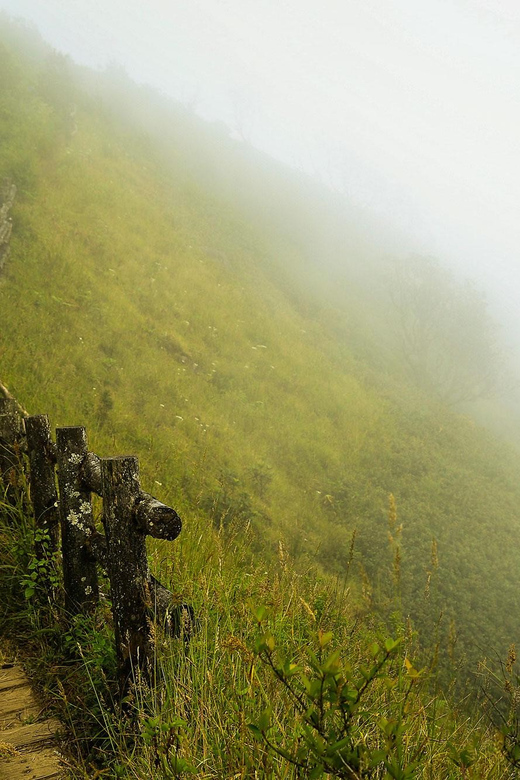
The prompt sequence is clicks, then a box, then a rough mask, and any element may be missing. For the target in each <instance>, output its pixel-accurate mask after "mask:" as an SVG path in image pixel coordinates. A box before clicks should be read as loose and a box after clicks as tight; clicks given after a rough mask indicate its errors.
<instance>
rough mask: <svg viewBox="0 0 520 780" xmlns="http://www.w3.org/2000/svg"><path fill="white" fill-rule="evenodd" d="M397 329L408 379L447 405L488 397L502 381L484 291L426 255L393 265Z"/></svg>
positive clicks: (500, 353) (502, 370) (501, 360)
mask: <svg viewBox="0 0 520 780" xmlns="http://www.w3.org/2000/svg"><path fill="white" fill-rule="evenodd" d="M391 295H392V302H393V305H394V314H395V317H396V322H397V333H398V338H399V342H400V347H401V349H402V353H403V357H404V360H405V362H406V365H407V368H408V371H409V373H410V374H411V376H412V377H413V379H414V381H415V382H416V383H417V384H418V385H420V386H421V387H424V388H425V389H427V390H430V391H433V392H434V393H435V394H436V395H437V396H438V397H439V398H440V399H441V400H442V401H443V402H445V403H448V404H450V405H455V404H460V403H464V402H469V401H475V400H477V399H480V398H489V397H491V396H493V395H496V394H497V393H498V392H499V391H500V390H501V389H502V388H503V387H504V386H505V355H504V352H503V349H502V348H501V346H500V343H499V339H498V333H497V326H496V323H495V322H494V321H493V319H492V318H491V316H490V314H489V312H488V308H487V303H486V299H485V296H484V295H483V294H482V293H480V292H479V291H477V290H476V289H475V288H474V287H473V286H472V285H471V284H470V283H469V282H466V283H461V282H459V281H458V280H457V279H455V277H454V276H453V275H452V274H451V273H450V272H449V271H448V270H446V269H445V268H443V267H442V266H441V265H439V263H438V262H437V261H435V260H433V259H431V258H424V257H413V258H409V259H407V260H402V261H399V262H397V263H396V264H395V268H394V274H393V278H392V282H391Z"/></svg>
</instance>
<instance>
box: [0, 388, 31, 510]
mask: <svg viewBox="0 0 520 780" xmlns="http://www.w3.org/2000/svg"><path fill="white" fill-rule="evenodd" d="M24 437H25V430H24V420H23V417H22V415H21V414H20V411H19V407H18V404H17V403H16V401H14V399H12V398H2V397H0V482H3V485H4V488H5V496H6V499H7V501H8V502H9V503H10V504H13V505H15V504H16V503H17V501H18V498H19V483H20V479H19V474H20V470H21V468H22V465H21V459H20V451H21V449H22V447H23V444H24Z"/></svg>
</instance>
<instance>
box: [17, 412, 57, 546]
mask: <svg viewBox="0 0 520 780" xmlns="http://www.w3.org/2000/svg"><path fill="white" fill-rule="evenodd" d="M25 429H26V433H27V451H28V455H29V484H30V488H31V502H32V506H33V511H34V521H35V530H36V535H35V536H36V541H35V553H36V558H37V559H39V560H41V559H43V558H44V557H46V556H47V555H49V554H52V553H53V552H55V551H56V550H57V549H58V541H59V513H58V492H57V490H56V476H55V472H54V464H55V463H56V447H55V444H54V442H53V441H52V437H51V428H50V424H49V418H48V416H47V415H46V414H38V415H33V416H31V417H28V418H27V419H26V421H25ZM38 532H40V533H38Z"/></svg>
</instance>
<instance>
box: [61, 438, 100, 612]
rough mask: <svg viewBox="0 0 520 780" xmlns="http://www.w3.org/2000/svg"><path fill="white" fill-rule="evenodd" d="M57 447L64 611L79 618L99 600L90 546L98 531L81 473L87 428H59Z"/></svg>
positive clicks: (94, 564) (94, 563)
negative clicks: (80, 613) (77, 615)
mask: <svg viewBox="0 0 520 780" xmlns="http://www.w3.org/2000/svg"><path fill="white" fill-rule="evenodd" d="M56 445H57V463H58V484H59V489H60V502H59V503H60V521H61V548H62V554H63V584H64V588H65V607H66V609H67V610H68V611H69V612H70V613H71V614H78V613H79V612H87V611H89V610H91V609H93V608H94V607H95V605H96V604H97V602H98V600H99V588H98V577H97V569H96V562H95V560H94V557H93V555H92V554H91V552H90V549H89V546H88V543H87V542H88V539H89V537H90V536H91V535H92V534H94V533H95V530H96V529H95V525H94V519H93V514H92V503H91V498H90V490H89V489H88V488H87V487H86V486H85V484H84V482H83V478H82V469H81V467H82V464H83V461H84V460H85V458H86V456H87V453H88V446H87V434H86V431H85V428H84V427H82V426H75V427H67V428H57V429H56Z"/></svg>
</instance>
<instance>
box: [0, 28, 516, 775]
mask: <svg viewBox="0 0 520 780" xmlns="http://www.w3.org/2000/svg"><path fill="white" fill-rule="evenodd" d="M3 27H4V30H3V34H2V35H3V38H2V41H1V42H0V71H1V80H2V85H3V88H2V91H1V93H0V135H1V137H2V145H1V148H0V175H1V176H9V177H11V178H12V179H13V181H14V182H15V183H16V185H17V187H18V195H17V200H16V203H15V208H14V210H13V221H14V229H13V236H12V253H11V259H10V261H9V264H8V266H7V268H6V269H5V273H4V276H3V277H2V279H1V280H0V322H1V333H0V378H1V379H2V381H4V382H5V383H6V384H7V385H8V386H9V387H10V388H11V390H12V392H13V393H14V394H15V395H16V396H17V397H18V398H19V399H20V401H21V402H22V403H23V404H24V406H25V407H26V408H28V409H29V410H30V412H32V413H44V412H45V413H48V414H49V415H50V416H51V419H52V422H53V424H58V425H72V424H85V425H87V426H88V431H89V435H90V442H91V446H92V448H93V449H95V450H96V451H97V452H98V453H99V454H101V455H109V454H113V453H120V452H123V451H132V452H136V453H137V454H139V456H140V457H141V459H142V468H143V473H144V477H145V481H146V482H147V487H148V488H149V489H153V492H154V494H155V495H157V496H158V497H159V498H161V499H163V500H165V501H167V502H171V503H172V504H173V505H174V506H176V507H177V508H178V509H179V511H180V512H181V513H182V514H183V515H184V516H185V530H184V531H183V536H184V537H185V539H186V541H185V542H183V543H182V544H181V545H180V546H179V548H180V549H181V550H186V556H187V557H188V556H192V557H193V556H194V555H195V552H194V551H195V550H196V542H197V539H200V535H201V534H204V535H206V536H207V537H208V538H210V539H213V536H212V533H213V531H212V528H213V529H215V531H218V533H219V534H220V535H219V536H218V539H220V540H222V539H223V538H225V536H226V533H228V534H230V535H231V534H232V533H236V532H237V531H238V533H239V534H241V533H242V529H243V530H244V533H245V529H247V534H248V544H249V547H248V549H249V550H251V551H253V552H254V553H255V554H256V555H259V556H260V560H265V559H267V560H269V559H273V560H274V559H276V554H277V551H278V549H279V547H278V545H279V542H281V543H282V549H283V550H285V551H286V554H287V555H288V556H289V558H290V560H291V561H293V562H294V567H295V572H301V571H307V569H308V567H311V569H312V572H313V575H312V576H313V577H314V578H320V577H324V578H326V579H327V578H328V577H330V575H333V576H337V577H338V579H339V581H341V580H342V578H343V577H344V576H345V574H346V572H347V571H349V573H350V576H351V580H350V586H351V588H352V595H351V598H352V600H353V601H352V605H353V606H352V609H354V611H355V610H364V609H365V608H366V607H367V605H368V604H372V605H375V606H377V607H378V608H379V609H380V610H381V614H386V613H387V612H388V611H389V610H392V609H394V608H395V591H396V587H397V591H398V595H399V603H400V605H401V609H402V614H403V615H404V616H405V617H406V616H408V615H410V616H411V618H412V620H413V622H414V624H415V625H416V626H417V627H418V629H419V632H420V636H421V637H422V643H423V645H425V646H429V647H431V646H432V645H434V644H435V642H436V641H437V640H439V641H440V642H441V645H442V648H443V650H441V652H443V653H445V654H446V653H447V652H448V650H449V652H450V654H451V656H452V657H453V658H466V659H467V660H468V661H469V662H470V664H474V663H475V662H476V661H477V660H478V659H479V658H481V657H482V656H484V655H492V654H494V653H495V652H497V653H499V654H500V655H501V656H505V653H506V649H507V647H508V645H509V644H510V643H511V642H512V641H515V640H517V639H518V638H519V629H518V620H517V616H516V605H517V587H518V583H517V580H518V570H519V562H520V554H519V549H518V545H517V544H516V537H517V533H516V529H517V524H518V506H520V486H519V484H518V478H517V474H518V467H519V465H520V458H519V456H518V454H517V452H516V451H514V450H513V449H512V448H508V447H506V446H505V445H503V444H501V443H499V442H498V441H496V440H494V439H493V437H492V436H491V435H490V434H489V433H486V432H485V431H483V430H481V429H480V428H479V427H478V426H476V425H475V424H474V423H473V422H472V420H471V419H470V418H469V417H466V416H462V415H459V414H456V413H454V412H453V411H450V410H449V409H447V408H444V407H443V406H442V405H441V404H439V403H438V402H436V401H435V400H433V399H432V398H429V397H428V396H427V395H426V394H424V393H420V392H419V391H418V390H417V389H414V388H413V387H412V386H411V385H410V384H408V383H407V381H406V380H405V375H404V371H403V372H401V373H400V372H399V370H397V371H396V364H397V366H398V365H399V363H398V360H399V359H398V358H397V357H396V356H394V357H392V359H391V360H390V359H389V358H388V354H387V352H386V351H385V350H383V349H382V348H380V346H379V340H380V334H381V330H379V331H378V330H375V328H377V327H379V328H381V320H380V319H379V317H380V315H379V314H378V305H379V298H378V297H377V296H380V294H381V283H380V281H378V282H377V284H376V281H375V282H374V286H375V287H377V296H376V293H374V297H373V298H366V299H361V298H360V296H361V292H360V291H361V290H362V289H365V288H366V278H365V277H363V279H364V281H363V283H361V282H360V279H359V277H360V272H359V266H360V265H361V264H363V263H365V264H366V263H371V262H372V259H371V258H373V257H374V255H375V253H376V250H375V249H373V248H372V249H370V248H369V247H370V241H369V240H368V238H364V237H363V235H359V231H356V230H354V228H353V227H352V225H350V226H349V225H347V227H346V228H345V235H346V236H347V237H348V236H349V235H350V242H348V241H347V239H346V241H347V243H346V244H345V246H347V247H348V249H347V250H345V251H346V252H347V255H348V258H347V259H348V262H347V264H346V267H347V269H350V273H351V277H349V276H348V272H345V273H344V275H343V282H342V289H341V291H339V290H336V295H335V297H334V303H333V304H331V303H330V302H328V300H327V299H326V298H325V297H324V292H323V290H322V289H321V287H323V288H325V289H326V287H327V282H326V279H325V274H323V275H321V274H320V273H319V271H318V270H317V268H319V266H316V264H315V262H314V260H313V262H312V263H310V262H309V253H310V249H309V243H308V242H307V241H306V238H305V237H306V236H307V237H308V241H310V233H306V227H305V226H306V225H307V220H306V215H308V213H309V209H310V208H311V207H312V204H314V203H317V202H320V203H321V211H320V210H317V211H315V212H314V221H315V222H316V221H319V219H320V218H322V219H323V223H322V228H321V230H322V232H323V234H324V235H325V234H326V232H327V231H326V228H327V222H326V219H325V217H324V216H323V214H324V212H325V211H326V208H327V203H326V202H325V201H320V197H321V196H320V195H319V194H316V195H312V194H309V192H310V189H311V188H310V185H309V184H308V183H306V184H305V187H306V188H308V189H307V190H306V191H305V196H303V195H302V180H301V177H298V176H295V177H294V178H291V174H289V173H288V172H287V171H282V169H279V168H278V167H277V166H276V165H275V164H274V163H272V162H271V163H269V166H268V167H262V159H261V158H259V157H258V155H255V154H253V153H252V152H247V150H246V149H245V148H243V147H241V146H240V145H237V144H233V143H232V142H231V141H230V140H229V139H228V138H226V137H225V136H224V135H223V134H222V133H221V131H220V133H219V132H217V131H216V130H215V129H214V128H213V129H212V128H210V127H208V126H207V125H205V124H204V123H202V122H201V121H200V120H197V119H196V118H195V117H193V116H189V115H187V113H186V111H185V110H182V109H174V108H172V107H170V109H169V111H170V112H171V121H172V122H173V123H174V124H173V125H172V128H173V129H172V138H171V139H163V144H162V146H155V145H154V144H153V143H152V142H151V140H150V137H149V136H146V135H143V132H142V128H141V129H135V128H133V127H132V126H130V125H129V124H125V123H123V122H122V121H121V119H120V117H119V115H118V114H117V112H116V106H115V102H114V100H112V101H108V102H107V97H106V96H107V94H109V93H110V90H112V93H113V90H114V85H113V83H112V82H110V84H109V83H108V82H107V83H106V84H105V87H104V88H103V89H101V87H99V89H98V92H97V93H96V91H95V89H96V88H95V87H93V86H92V84H93V83H95V81H96V79H94V77H93V76H89V75H88V74H86V73H85V72H83V71H81V70H79V69H75V68H74V67H73V66H72V65H71V64H70V63H67V62H65V61H63V60H62V59H61V58H59V57H57V56H56V55H53V54H52V53H51V52H49V51H47V50H46V49H45V47H44V46H43V44H41V43H38V41H35V40H31V39H30V36H29V38H27V35H28V34H27V33H23V35H22V38H23V37H24V36H25V38H27V40H26V41H25V42H23V41H22V43H20V36H21V33H20V32H19V31H18V32H17V31H16V30H15V28H12V27H10V26H9V25H8V24H7V23H6V22H5V21H4V22H3ZM29 50H30V51H31V52H32V54H31V56H29V55H28V54H27V53H26V54H24V53H23V52H24V51H25V52H28V51H29ZM97 80H98V81H99V78H98V79H97ZM86 82H88V84H89V89H88V91H82V88H80V86H79V85H80V84H84V83H86ZM125 89H126V90H127V91H129V92H130V94H134V95H135V96H136V99H137V98H138V97H139V96H140V95H142V92H141V91H140V90H139V89H137V88H132V86H131V85H128V84H125ZM132 89H135V91H134V92H133V93H132ZM112 93H110V94H112ZM96 95H97V96H96ZM154 100H157V99H156V98H154ZM73 106H74V108H73ZM175 139H177V141H176V142H177V144H178V146H177V147H175V145H174V141H175ZM208 139H209V140H208ZM166 140H168V143H166ZM203 144H204V145H203ZM179 150H182V154H181V153H180V152H179ZM219 159H220V167H219V165H217V163H216V161H217V160H219ZM223 160H225V165H223V162H222V161H223ZM204 166H207V169H204V170H205V171H206V172H205V173H204V170H202V169H203V168H204ZM255 172H257V174H258V186H257V182H256V180H255V178H254V176H255ZM210 174H211V175H210ZM246 180H247V181H248V182H249V184H248V186H249V187H250V188H251V191H252V192H255V193H256V195H255V197H252V196H250V194H249V192H248V193H247V196H246V195H244V197H242V191H243V190H242V189H239V191H238V192H237V191H233V182H235V184H237V185H238V184H240V188H244V187H245V186H246V185H245V182H246ZM282 180H283V181H284V182H285V184H284V192H283V197H282V195H281V194H280V192H281V190H280V186H279V184H280V181H282ZM291 198H294V204H293V206H292V210H291V208H290V203H291ZM313 198H314V200H313ZM241 201H243V203H242V204H241ZM282 201H283V203H284V204H285V206H284V208H285V209H286V211H285V212H283V211H282V212H281V213H283V214H285V215H287V218H284V219H281V218H280V216H279V215H278V218H277V219H274V217H273V205H272V204H273V203H280V202H282ZM289 214H290V215H291V216H290V218H289V216H288V215H289ZM255 215H256V216H255ZM271 219H273V221H272V229H269V225H270V224H271V222H270V220H271ZM349 230H351V232H350V233H349ZM313 236H314V237H315V236H316V232H315V231H314V232H313ZM317 246H319V242H318V244H316V243H315V244H314V245H313V246H312V255H313V258H315V255H316V251H317V248H316V247H317ZM327 252H328V253H329V255H330V253H332V248H331V246H330V245H327ZM373 268H374V267H373V266H372V265H371V266H370V269H371V271H370V273H373ZM345 274H346V275H345ZM349 279H350V280H351V281H350V282H349ZM364 294H366V292H365V293H364ZM389 494H393V496H394V497H395V501H396V506H397V521H396V524H395V527H394V531H393V543H392V544H389V540H388V531H389V526H388V515H389ZM391 514H392V513H391ZM401 523H402V525H403V529H402V531H399V530H397V531H396V530H395V529H396V528H398V526H399V525H400V524H401ZM354 534H355V548H354V560H353V563H352V565H351V554H350V549H351V542H352V538H353V535H354ZM433 540H435V543H436V548H437V555H438V565H437V563H436V561H434V564H435V565H433V564H432V552H431V551H432V542H433ZM219 543H220V542H219ZM215 544H216V542H215ZM183 545H185V547H183ZM398 547H399V555H398V557H399V560H400V571H399V572H397V573H396V571H395V560H396V550H397V548H398ZM204 549H206V548H204ZM227 554H228V555H229V551H228V553H227ZM163 555H164V556H169V555H170V552H164V551H163V552H161V556H163ZM217 558H218V556H217ZM248 560H249V559H248ZM211 561H212V562H213V563H215V562H216V558H215V555H213V554H212V557H211ZM183 566H188V563H186V562H185V563H183ZM189 566H190V568H189V571H191V572H192V573H191V574H187V575H186V579H187V581H188V582H189V580H190V577H195V574H193V572H194V571H195V569H194V567H195V563H194V562H193V561H192V563H191V564H189ZM246 574H247V572H246V573H244V571H243V570H242V572H241V574H240V575H238V574H236V576H237V577H240V578H244V577H246ZM234 576H235V575H234ZM294 576H295V577H296V576H297V575H296V574H295V575H294ZM241 581H242V579H241ZM327 581H328V580H327ZM178 585H180V583H178ZM182 587H183V588H186V587H188V589H189V587H190V586H189V585H188V586H187V585H186V582H183V585H182ZM208 587H209V586H208ZM211 587H213V585H212V586H211ZM270 587H271V585H269V584H268V583H267V582H266V583H265V585H263V586H262V585H259V588H260V591H261V590H262V588H264V589H265V591H266V592H267V591H269V589H270ZM312 587H313V586H312V585H309V588H310V589H311V591H312ZM226 593H227V594H228V596H227V597H228V598H229V599H233V598H235V597H234V596H232V595H231V594H232V588H231V586H230V583H229V582H228V585H227V586H226ZM213 597H214V596H213ZM240 598H242V596H240ZM280 598H282V597H281V596H280ZM283 598H285V595H284V597H283ZM302 598H303V599H304V601H307V598H310V597H308V596H303V595H302ZM195 599H196V600H197V597H195ZM199 600H200V599H199ZM217 609H218V608H217V606H215V610H217ZM349 609H350V607H349ZM311 612H313V613H314V612H315V607H312V608H311ZM235 631H236V632H237V633H238V629H236V626H235V627H234V628H233V632H235ZM233 632H232V631H231V630H230V634H231V633H233ZM233 635H234V633H233ZM448 636H449V637H450V640H449V642H448ZM453 674H455V672H453ZM445 677H446V678H447V677H449V672H448V671H445ZM208 706H209V705H208ZM277 776H280V775H277Z"/></svg>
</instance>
